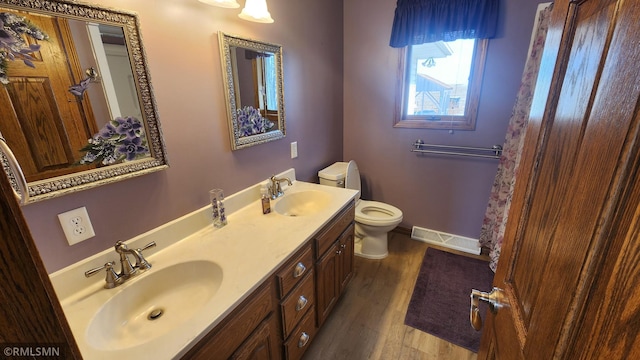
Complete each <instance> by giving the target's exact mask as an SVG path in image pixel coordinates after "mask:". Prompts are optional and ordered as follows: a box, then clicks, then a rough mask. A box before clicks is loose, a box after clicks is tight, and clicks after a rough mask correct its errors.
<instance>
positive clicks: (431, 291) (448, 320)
mask: <svg viewBox="0 0 640 360" xmlns="http://www.w3.org/2000/svg"><path fill="white" fill-rule="evenodd" d="M492 281H493V272H492V271H491V269H489V263H488V262H487V261H483V260H479V259H473V258H469V257H466V256H462V255H456V254H452V253H449V252H446V251H441V250H437V249H433V248H427V251H426V253H425V256H424V260H422V266H421V267H420V272H419V273H418V279H417V280H416V286H415V288H414V289H413V295H411V301H409V307H408V309H407V315H406V317H405V319H404V323H405V324H406V325H409V326H411V327H413V328H416V329H418V330H421V331H424V332H426V333H429V334H431V335H434V336H437V337H439V338H441V339H444V340H446V341H448V342H451V343H454V344H456V345H458V346H462V347H463V348H465V349H468V350H471V351H473V352H478V349H479V348H480V335H481V332H480V331H475V330H474V329H473V328H472V327H471V324H470V323H469V307H470V298H469V295H470V294H471V289H477V290H480V291H490V290H491V283H492ZM480 305H481V307H480V311H481V314H482V318H483V319H485V318H486V310H487V307H486V306H484V304H480Z"/></svg>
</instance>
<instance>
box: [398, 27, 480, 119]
mask: <svg viewBox="0 0 640 360" xmlns="http://www.w3.org/2000/svg"><path fill="white" fill-rule="evenodd" d="M487 43H488V40H487V39H459V40H455V41H449V42H444V41H436V42H431V43H425V44H420V45H411V46H407V47H405V48H402V50H401V55H400V67H399V69H400V72H399V75H398V87H397V89H398V91H397V95H396V111H395V112H396V114H395V117H396V118H395V119H394V127H405V128H426V129H455V130H474V129H475V123H476V114H477V110H478V102H479V99H480V86H481V84H482V70H483V68H484V60H485V55H486V50H487Z"/></svg>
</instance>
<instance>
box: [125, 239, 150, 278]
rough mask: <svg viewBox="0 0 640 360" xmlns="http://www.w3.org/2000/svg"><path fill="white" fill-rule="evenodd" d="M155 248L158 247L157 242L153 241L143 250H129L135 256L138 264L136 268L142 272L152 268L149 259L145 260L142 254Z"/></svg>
mask: <svg viewBox="0 0 640 360" xmlns="http://www.w3.org/2000/svg"><path fill="white" fill-rule="evenodd" d="M155 246H156V242H155V241H152V242H150V243H148V244H147V245H145V246H144V247H142V248H138V249H133V250H129V251H130V252H131V254H132V255H133V257H134V258H135V259H136V264H135V265H134V268H136V269H139V270H141V271H145V270H148V269H150V268H151V264H149V262H148V261H147V259H145V258H144V256H143V255H142V252H143V251H145V250H147V249H150V248H152V247H155Z"/></svg>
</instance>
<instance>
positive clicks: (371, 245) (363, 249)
mask: <svg viewBox="0 0 640 360" xmlns="http://www.w3.org/2000/svg"><path fill="white" fill-rule="evenodd" d="M358 230H360V229H358V224H357V223H356V236H355V243H354V253H355V255H356V256H359V257H363V258H365V259H372V260H380V259H384V258H386V257H387V256H389V251H388V249H387V243H388V236H387V233H380V234H377V235H373V236H372V235H365V234H363V233H362V231H358Z"/></svg>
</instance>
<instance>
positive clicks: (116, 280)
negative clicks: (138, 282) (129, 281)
mask: <svg viewBox="0 0 640 360" xmlns="http://www.w3.org/2000/svg"><path fill="white" fill-rule="evenodd" d="M115 264H116V263H115V262H113V261H109V262H108V263H106V264H104V265H102V266H98V267H97V268H93V269H91V270H87V271H85V272H84V276H86V277H90V276H93V275H95V274H97V273H99V272H100V271H102V270H103V269H105V270H106V273H107V274H106V276H105V279H104V280H105V282H106V283H105V284H104V288H105V289H113V288H114V287H116V286H118V285H120V284H122V282H123V279H122V278H121V277H120V276H119V275H118V274H117V273H116V271H115V270H113V266H114V265H115Z"/></svg>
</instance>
